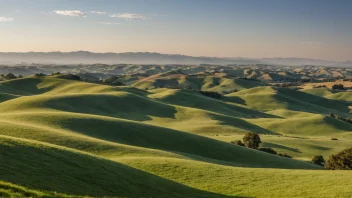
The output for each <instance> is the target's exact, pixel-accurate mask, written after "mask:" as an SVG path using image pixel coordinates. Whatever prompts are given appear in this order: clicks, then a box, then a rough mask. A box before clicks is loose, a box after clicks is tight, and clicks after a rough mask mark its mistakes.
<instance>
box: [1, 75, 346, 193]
mask: <svg viewBox="0 0 352 198" xmlns="http://www.w3.org/2000/svg"><path fill="white" fill-rule="evenodd" d="M207 80H208V82H209V83H210V84H212V83H213V84H216V83H217V82H214V81H213V79H207ZM242 80H244V81H248V80H245V79H242ZM194 83H196V82H194ZM210 84H208V85H210ZM208 85H207V86H208ZM211 86H213V85H211ZM211 86H209V87H211ZM244 88H245V87H244ZM0 93H1V94H3V95H6V97H4V99H3V100H1V95H0V136H1V137H0V147H1V150H0V151H1V153H0V155H1V159H5V158H3V156H4V157H6V159H5V160H6V161H7V162H9V163H8V164H7V165H6V166H2V167H1V168H0V173H1V174H0V181H3V182H11V183H13V184H9V183H5V184H6V186H11V185H14V184H15V185H19V187H18V186H15V188H22V187H23V188H26V189H25V190H24V191H26V190H27V191H35V192H34V193H37V194H38V193H44V194H45V193H46V194H48V195H49V196H50V195H53V193H54V192H57V193H60V194H59V195H60V196H61V195H62V196H65V195H66V194H68V195H71V196H76V195H80V196H84V195H90V196H126V197H139V196H148V197H156V196H158V197H159V196H162V197H172V196H176V197H197V196H203V197H212V196H221V195H228V196H237V195H239V196H249V197H253V196H254V197H279V196H281V197H282V196H284V197H285V196H286V197H287V196H291V195H292V196H296V197H300V196H305V195H307V196H317V197H324V196H330V195H331V196H335V197H340V196H344V195H348V194H350V193H351V191H350V189H351V188H350V187H351V186H350V184H349V183H348V181H347V180H348V178H350V175H349V174H342V173H341V172H338V171H337V172H334V173H335V174H333V172H331V173H330V172H327V171H322V170H313V169H321V167H319V166H316V165H313V164H312V163H309V162H303V161H298V160H294V159H289V158H284V157H280V156H277V155H271V154H268V153H264V152H260V151H256V150H252V149H248V148H244V147H239V146H236V145H233V144H230V143H229V142H230V141H232V140H236V139H241V138H242V137H243V134H244V133H245V132H248V131H254V132H257V133H261V134H263V135H261V137H262V139H263V142H264V144H263V146H265V147H271V148H274V149H275V150H277V151H279V152H285V153H289V154H290V155H292V156H293V157H295V158H297V159H304V160H307V159H310V158H311V156H312V155H315V154H323V155H324V156H326V155H329V154H331V153H335V152H337V151H339V150H340V149H343V148H345V147H346V146H348V145H349V141H350V139H349V137H351V139H352V136H351V135H350V134H351V133H350V132H351V131H352V128H351V126H352V125H351V126H350V124H348V123H345V122H342V121H340V120H337V119H333V118H331V117H329V116H328V114H330V113H336V114H339V115H349V114H348V112H349V110H348V109H346V108H348V103H347V102H343V103H340V101H337V100H331V99H327V98H323V97H320V96H314V95H312V94H307V93H302V94H297V93H296V91H294V90H282V89H275V88H272V87H269V86H262V87H257V88H249V89H244V90H242V91H238V92H235V93H232V94H229V95H226V96H225V97H222V98H221V99H220V100H218V99H214V98H209V97H206V96H203V95H201V94H200V93H197V92H196V91H191V90H176V89H155V90H147V91H145V90H138V89H135V88H129V87H113V86H107V85H101V84H92V83H87V82H82V81H74V80H68V79H65V78H62V77H60V76H59V77H58V76H48V77H40V78H37V77H29V78H24V79H18V80H12V81H5V82H1V83H0ZM278 95H279V96H278ZM312 96H313V97H312ZM335 107H336V108H335ZM252 108H253V109H252ZM264 133H265V134H267V135H264ZM276 133H281V134H284V135H285V134H286V135H294V136H299V137H303V136H304V137H306V138H308V139H299V138H289V137H278V136H277V135H275V134H276ZM204 136H206V137H204ZM331 137H337V138H339V142H341V143H340V144H339V145H334V143H335V142H336V144H338V143H339V142H337V141H335V142H334V141H332V140H330V138H331ZM18 138H23V139H18ZM212 138H214V139H218V140H214V139H212ZM230 138H232V139H230ZM280 138H282V139H280ZM24 139H26V140H24ZM296 139H297V141H295V140H296ZM221 140H223V141H221ZM328 141H330V142H328ZM320 144H326V145H325V146H324V145H320ZM314 151H322V152H321V153H314ZM295 153H297V155H295ZM13 156H16V157H13ZM88 165H89V167H87V166H88ZM24 167H28V168H27V169H25V170H22V169H24ZM38 167H40V168H41V169H42V170H43V171H42V172H41V171H40V169H38ZM53 167H54V168H53ZM132 167H133V168H132ZM135 168H137V169H139V170H136V169H135ZM263 168H269V169H263ZM283 169H285V170H283ZM294 169H305V171H303V170H297V171H296V170H294ZM81 170H82V171H81ZM50 171H51V172H50ZM2 173H4V174H2ZM33 175H34V176H33ZM48 175H51V176H52V175H55V176H54V177H51V178H48V177H49V176H48ZM56 175H58V176H56ZM31 176H32V177H31ZM312 178H317V179H318V181H316V182H311V181H312ZM66 181H67V182H66ZM340 181H341V182H343V183H342V184H341V185H339V186H338V187H335V185H331V183H339V182H340ZM288 186H290V188H288ZM291 186H292V187H291ZM4 188H5V187H4ZM300 189H304V190H300ZM321 189H323V190H321ZM3 191H4V192H5V190H4V189H3V188H1V185H0V193H1V192H3ZM7 192H8V193H9V191H8V190H7ZM11 193H14V190H13V191H12V192H11ZM23 193H25V192H23ZM54 194H55V193H54ZM0 195H1V194H0Z"/></svg>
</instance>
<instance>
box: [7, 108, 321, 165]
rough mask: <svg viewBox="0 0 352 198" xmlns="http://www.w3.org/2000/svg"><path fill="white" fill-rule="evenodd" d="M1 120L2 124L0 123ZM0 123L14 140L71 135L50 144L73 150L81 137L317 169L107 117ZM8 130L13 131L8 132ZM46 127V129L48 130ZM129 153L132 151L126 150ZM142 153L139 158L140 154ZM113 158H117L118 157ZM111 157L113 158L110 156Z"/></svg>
mask: <svg viewBox="0 0 352 198" xmlns="http://www.w3.org/2000/svg"><path fill="white" fill-rule="evenodd" d="M1 120H4V121H2V122H1ZM6 120H10V121H13V123H10V124H9V121H6ZM16 123H19V124H18V125H16ZM0 124H1V125H2V126H3V127H2V129H1V130H0V133H1V134H5V135H15V136H16V137H24V138H29V139H35V140H41V141H49V142H52V141H50V140H49V139H50V137H43V136H48V135H46V134H45V133H43V132H41V133H40V132H37V131H36V129H35V128H34V129H32V130H28V128H29V127H31V126H30V125H29V124H32V125H35V126H37V127H38V126H41V127H42V129H43V130H49V132H50V135H51V136H55V135H57V136H59V137H60V136H61V134H64V135H66V137H65V138H67V136H69V135H70V134H71V136H73V138H67V140H68V141H71V144H73V146H70V144H67V143H65V142H64V143H60V141H57V142H52V143H56V144H59V145H61V144H64V145H65V146H67V147H72V148H77V147H78V146H77V144H79V143H76V142H75V141H77V140H78V139H77V138H78V137H75V136H74V134H80V135H84V136H88V137H92V138H95V139H99V140H104V141H108V142H112V143H118V144H123V145H130V146H134V149H137V148H135V147H144V148H149V149H157V150H162V151H167V152H172V153H176V154H178V155H183V156H184V157H191V158H192V157H193V156H192V155H196V156H200V157H205V158H210V159H214V160H222V161H226V162H231V163H233V164H234V165H236V166H244V167H277V168H279V167H281V168H282V167H286V168H316V167H315V166H313V165H312V164H309V163H304V162H300V161H295V160H290V159H286V158H282V157H279V156H273V155H269V154H266V153H263V152H259V151H255V150H251V149H247V148H243V147H239V146H235V145H232V144H229V143H224V142H221V141H216V140H213V139H210V138H206V137H202V136H198V135H193V134H190V133H185V132H180V131H176V130H171V129H168V128H162V127H157V126H152V125H146V124H141V123H138V122H132V121H127V120H121V119H116V118H109V117H101V116H92V115H85V114H72V113H31V114H13V115H10V114H7V115H4V117H2V118H0ZM21 124H22V125H21ZM10 127H12V128H15V129H16V130H13V131H14V132H9V128H10ZM16 127H17V128H16ZM46 127H49V129H47V128H46ZM32 128H33V127H32ZM54 129H59V131H55V130H54ZM50 130H54V131H50ZM62 130H63V131H62ZM65 132H66V133H65ZM28 133H32V134H28ZM55 133H56V134H55ZM81 138H82V140H83V141H84V140H85V138H84V137H81ZM58 139H59V138H58ZM171 140H172V141H171ZM86 141H87V140H86ZM91 144H92V143H91ZM96 144H98V143H96ZM93 145H94V144H93ZM102 146H103V145H102ZM112 146H113V145H111V147H112ZM116 146H117V145H116ZM78 148H79V147H78ZM86 149H87V148H86ZM111 149H113V148H111ZM126 149H127V148H126ZM129 150H133V149H132V148H129ZM129 150H126V152H130V151H129ZM87 151H89V149H87ZM142 151H143V152H144V153H145V154H144V155H145V156H148V155H152V156H153V155H154V156H155V155H156V154H157V152H154V153H151V152H152V151H149V152H147V151H146V150H142ZM93 152H94V151H93ZM143 152H142V153H141V155H143ZM103 153H104V152H103ZM161 154H162V155H160V156H172V155H171V154H168V153H161ZM134 155H136V154H134ZM116 156H118V154H117V155H116ZM249 156H251V157H249ZM111 157H115V156H114V155H111Z"/></svg>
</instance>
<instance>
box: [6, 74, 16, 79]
mask: <svg viewBox="0 0 352 198" xmlns="http://www.w3.org/2000/svg"><path fill="white" fill-rule="evenodd" d="M16 78H17V77H16V76H15V74H13V73H8V74H6V75H5V79H7V80H11V79H16Z"/></svg>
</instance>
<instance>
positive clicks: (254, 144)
mask: <svg viewBox="0 0 352 198" xmlns="http://www.w3.org/2000/svg"><path fill="white" fill-rule="evenodd" d="M243 143H244V144H245V145H246V147H248V148H252V149H257V148H258V147H259V145H260V143H262V141H261V140H260V137H259V135H258V134H257V133H254V132H249V133H246V135H244V137H243Z"/></svg>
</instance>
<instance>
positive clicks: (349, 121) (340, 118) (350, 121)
mask: <svg viewBox="0 0 352 198" xmlns="http://www.w3.org/2000/svg"><path fill="white" fill-rule="evenodd" d="M330 117H332V118H336V119H339V120H342V121H344V122H347V123H350V124H352V120H351V118H349V117H345V118H344V117H341V116H337V115H335V114H333V113H331V114H330Z"/></svg>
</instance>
